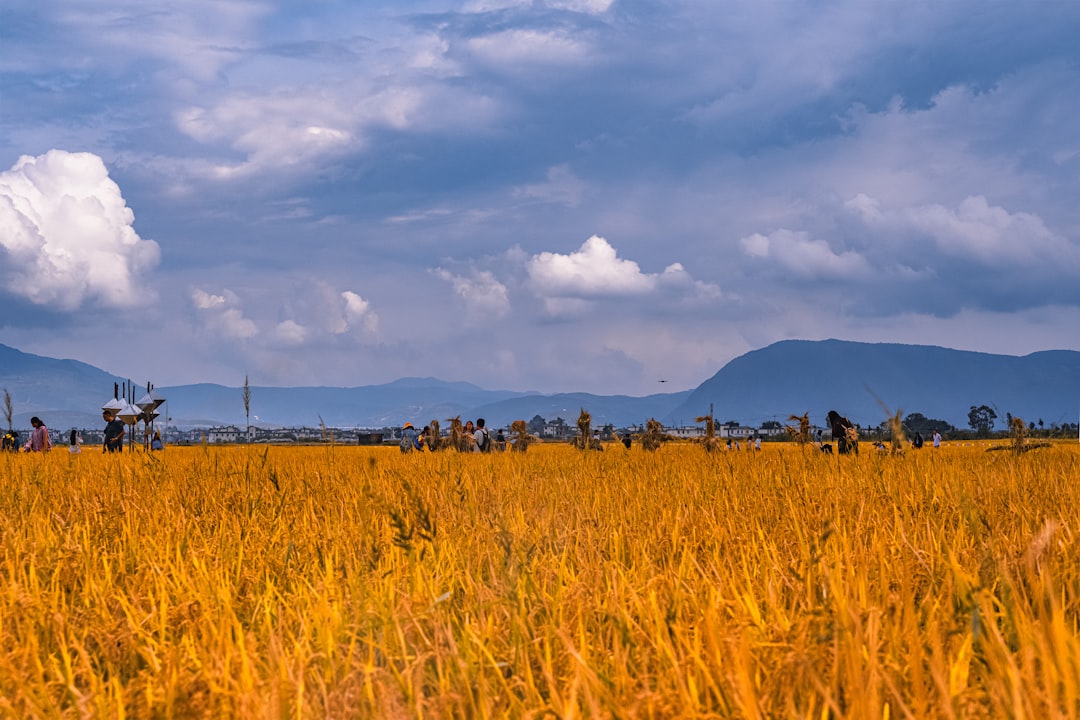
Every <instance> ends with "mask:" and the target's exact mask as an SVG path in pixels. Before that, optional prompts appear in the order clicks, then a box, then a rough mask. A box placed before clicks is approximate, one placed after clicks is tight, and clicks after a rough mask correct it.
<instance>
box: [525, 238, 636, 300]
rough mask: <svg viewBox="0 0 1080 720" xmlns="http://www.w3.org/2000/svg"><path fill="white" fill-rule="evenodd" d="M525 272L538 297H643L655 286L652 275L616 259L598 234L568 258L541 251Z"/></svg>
mask: <svg viewBox="0 0 1080 720" xmlns="http://www.w3.org/2000/svg"><path fill="white" fill-rule="evenodd" d="M528 273H529V282H530V284H531V285H532V287H533V289H534V290H536V291H537V292H538V293H540V294H542V295H552V296H561V297H575V296H577V297H581V296H585V297H593V296H605V295H606V296H611V295H616V296H617V295H643V294H646V293H648V292H650V291H652V290H653V289H654V288H655V287H656V276H655V275H648V274H645V273H642V272H641V268H640V267H638V264H637V263H636V262H634V261H633V260H623V259H620V258H619V257H618V256H617V254H616V252H615V248H613V247H611V245H610V244H609V243H608V241H607V240H605V239H604V238H602V237H600V236H598V235H593V236H592V237H590V238H589V239H588V240H586V241H585V243H584V244H583V245H582V246H581V249H580V250H578V251H577V252H574V253H570V254H569V255H560V254H558V253H551V252H543V253H540V254H539V255H535V256H533V258H532V259H531V260H530V261H529V265H528Z"/></svg>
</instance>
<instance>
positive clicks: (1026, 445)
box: [987, 417, 1050, 453]
mask: <svg viewBox="0 0 1080 720" xmlns="http://www.w3.org/2000/svg"><path fill="white" fill-rule="evenodd" d="M1009 429H1010V430H1011V431H1012V443H1010V444H1009V445H994V446H993V447H990V448H987V449H988V450H1012V451H1013V452H1016V453H1022V452H1027V451H1028V450H1037V449H1038V448H1044V447H1050V443H1048V442H1037V443H1033V442H1030V441H1029V440H1028V435H1029V431H1028V426H1027V425H1025V424H1024V420H1023V418H1018V417H1014V418H1013V419H1012V423H1011V424H1010V425H1009Z"/></svg>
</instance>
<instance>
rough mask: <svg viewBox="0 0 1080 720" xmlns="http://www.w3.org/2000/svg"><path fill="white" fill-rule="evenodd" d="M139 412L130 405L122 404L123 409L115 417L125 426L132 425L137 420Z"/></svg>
mask: <svg viewBox="0 0 1080 720" xmlns="http://www.w3.org/2000/svg"><path fill="white" fill-rule="evenodd" d="M140 412H141V411H140V410H139V408H137V407H135V406H133V405H131V404H130V403H123V407H121V408H120V410H119V411H118V412H117V413H116V417H117V418H119V420H120V421H121V422H123V423H124V424H125V425H134V424H135V422H136V421H137V420H138V419H139V413H140Z"/></svg>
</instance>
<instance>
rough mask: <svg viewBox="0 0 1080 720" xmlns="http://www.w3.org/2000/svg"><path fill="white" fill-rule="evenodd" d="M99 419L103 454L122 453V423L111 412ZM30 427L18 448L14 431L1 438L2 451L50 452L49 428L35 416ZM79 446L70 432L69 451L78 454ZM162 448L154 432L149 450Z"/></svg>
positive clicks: (16, 435) (124, 431)
mask: <svg viewBox="0 0 1080 720" xmlns="http://www.w3.org/2000/svg"><path fill="white" fill-rule="evenodd" d="M101 417H102V419H104V420H105V433H104V436H105V437H104V440H103V441H102V449H103V450H104V451H105V452H121V451H123V449H124V436H125V435H126V434H127V428H125V427H124V423H123V421H122V420H120V419H119V418H117V417H116V413H114V412H113V411H112V410H103V411H102V413H101ZM30 425H31V426H32V427H33V431H32V432H31V433H30V437H29V439H27V441H26V444H25V445H23V446H22V447H21V448H20V447H19V445H18V438H19V434H18V433H17V432H15V431H14V430H10V431H8V433H7V434H5V435H4V438H3V447H4V449H5V450H16V449H21V450H22V451H23V452H48V451H49V450H52V439H51V438H50V437H49V428H47V427H46V426H45V423H44V422H42V420H41V418H39V417H37V416H36V415H35V416H34V417H32V418H30ZM81 444H82V438H81V436H79V434H78V432H77V431H75V430H72V431H71V451H72V452H79V446H80V445H81ZM163 447H164V445H163V444H162V442H161V434H160V433H158V432H157V431H156V430H155V431H154V437H153V440H151V441H150V449H151V450H161V449H163Z"/></svg>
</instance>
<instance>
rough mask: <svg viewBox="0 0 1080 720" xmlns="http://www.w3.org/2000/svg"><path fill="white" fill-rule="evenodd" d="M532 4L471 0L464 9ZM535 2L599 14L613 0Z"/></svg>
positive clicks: (530, 1)
mask: <svg viewBox="0 0 1080 720" xmlns="http://www.w3.org/2000/svg"><path fill="white" fill-rule="evenodd" d="M532 4H534V3H533V0H472V2H469V3H466V5H465V8H464V10H465V12H469V13H481V12H491V11H493V10H505V9H507V8H524V7H528V6H530V5H532ZM535 4H536V5H537V6H541V7H549V8H554V9H556V10H570V11H573V12H579V13H586V14H589V15H600V14H602V13H605V12H607V11H608V9H609V8H611V6H612V5H614V4H615V0H546V2H543V1H541V2H536V3H535Z"/></svg>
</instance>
